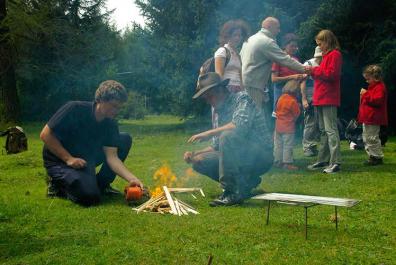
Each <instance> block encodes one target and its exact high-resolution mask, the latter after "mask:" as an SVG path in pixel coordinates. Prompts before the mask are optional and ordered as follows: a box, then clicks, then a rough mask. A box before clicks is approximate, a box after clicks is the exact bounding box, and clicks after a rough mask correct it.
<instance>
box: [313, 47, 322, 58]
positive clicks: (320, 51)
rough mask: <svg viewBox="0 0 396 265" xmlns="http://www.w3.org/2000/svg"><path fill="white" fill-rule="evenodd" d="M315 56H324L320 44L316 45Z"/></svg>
mask: <svg viewBox="0 0 396 265" xmlns="http://www.w3.org/2000/svg"><path fill="white" fill-rule="evenodd" d="M314 57H322V50H321V49H320V48H319V46H316V48H315V53H314Z"/></svg>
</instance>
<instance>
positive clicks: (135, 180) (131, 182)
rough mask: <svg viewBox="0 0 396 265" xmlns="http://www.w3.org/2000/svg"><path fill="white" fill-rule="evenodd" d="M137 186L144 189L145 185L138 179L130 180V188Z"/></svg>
mask: <svg viewBox="0 0 396 265" xmlns="http://www.w3.org/2000/svg"><path fill="white" fill-rule="evenodd" d="M136 186H138V187H140V188H141V189H143V183H142V182H141V181H140V180H139V179H138V178H137V177H133V178H131V179H130V180H129V187H136Z"/></svg>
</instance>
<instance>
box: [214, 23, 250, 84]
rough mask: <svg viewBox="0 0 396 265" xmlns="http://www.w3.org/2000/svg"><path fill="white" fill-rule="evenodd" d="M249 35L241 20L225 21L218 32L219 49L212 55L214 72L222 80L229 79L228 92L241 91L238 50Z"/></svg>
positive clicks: (240, 68) (240, 67) (240, 66)
mask: <svg viewBox="0 0 396 265" xmlns="http://www.w3.org/2000/svg"><path fill="white" fill-rule="evenodd" d="M249 35H250V29H249V26H248V25H247V23H246V22H245V21H243V20H241V19H238V20H230V21H227V22H226V23H225V24H224V25H223V26H222V28H221V30H220V36H219V42H220V48H219V49H217V51H216V52H215V54H214V57H215V71H216V73H218V74H219V75H220V76H221V78H222V79H223V80H225V79H230V82H229V83H228V86H227V88H228V89H229V90H230V92H239V91H241V90H243V85H242V78H241V76H242V62H241V58H240V56H239V51H238V50H239V48H240V46H241V44H242V43H243V42H244V41H245V40H246V39H247V38H248V37H249Z"/></svg>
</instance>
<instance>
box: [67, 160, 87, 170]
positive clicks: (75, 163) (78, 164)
mask: <svg viewBox="0 0 396 265" xmlns="http://www.w3.org/2000/svg"><path fill="white" fill-rule="evenodd" d="M66 165H68V166H69V167H72V168H74V169H81V168H84V167H85V166H86V165H87V161H85V160H84V159H82V158H78V157H70V158H69V159H67V160H66Z"/></svg>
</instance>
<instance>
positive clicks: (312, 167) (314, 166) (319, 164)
mask: <svg viewBox="0 0 396 265" xmlns="http://www.w3.org/2000/svg"><path fill="white" fill-rule="evenodd" d="M328 165H329V163H326V162H316V163H313V164H312V165H309V166H307V169H309V170H317V169H321V168H324V167H326V166H328Z"/></svg>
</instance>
